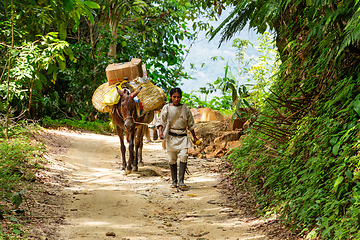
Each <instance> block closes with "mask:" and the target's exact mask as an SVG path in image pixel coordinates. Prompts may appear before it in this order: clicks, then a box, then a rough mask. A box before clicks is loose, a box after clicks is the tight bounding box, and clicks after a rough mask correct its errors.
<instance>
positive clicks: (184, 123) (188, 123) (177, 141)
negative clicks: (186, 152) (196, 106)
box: [156, 104, 196, 151]
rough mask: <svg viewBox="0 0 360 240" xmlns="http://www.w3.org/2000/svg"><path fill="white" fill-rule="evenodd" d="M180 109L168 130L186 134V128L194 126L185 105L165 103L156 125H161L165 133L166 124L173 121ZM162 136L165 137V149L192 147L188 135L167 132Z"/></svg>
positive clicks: (177, 149) (174, 149) (190, 128)
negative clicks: (176, 117)
mask: <svg viewBox="0 0 360 240" xmlns="http://www.w3.org/2000/svg"><path fill="white" fill-rule="evenodd" d="M181 110H182V113H181V114H180V116H179V118H178V119H177V120H176V121H175V123H174V124H173V125H172V127H171V128H170V129H169V131H170V132H172V133H176V134H187V130H189V131H192V130H194V129H195V126H196V125H195V122H194V117H193V115H192V113H191V111H190V109H189V108H188V107H187V106H186V105H185V106H184V108H183V107H182V105H179V106H170V105H169V104H166V105H165V106H164V107H163V108H162V110H161V113H160V117H159V119H158V122H157V124H156V126H163V131H164V133H165V128H166V126H167V125H168V124H170V123H171V122H172V121H173V119H174V118H175V116H176V115H177V113H178V112H179V111H181ZM164 137H165V139H166V150H167V151H180V150H182V149H185V148H190V147H192V143H191V140H190V139H189V137H188V136H182V137H179V136H172V135H169V134H167V136H164Z"/></svg>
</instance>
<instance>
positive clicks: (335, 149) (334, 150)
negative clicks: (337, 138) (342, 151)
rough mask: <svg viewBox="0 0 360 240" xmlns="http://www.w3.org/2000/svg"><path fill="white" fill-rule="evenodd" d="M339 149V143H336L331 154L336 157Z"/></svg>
mask: <svg viewBox="0 0 360 240" xmlns="http://www.w3.org/2000/svg"><path fill="white" fill-rule="evenodd" d="M339 148H340V143H339V142H338V143H336V144H335V145H334V146H333V148H332V153H333V154H334V155H335V156H336V155H337V154H338V152H339Z"/></svg>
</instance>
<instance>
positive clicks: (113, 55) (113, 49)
mask: <svg viewBox="0 0 360 240" xmlns="http://www.w3.org/2000/svg"><path fill="white" fill-rule="evenodd" d="M110 28H111V35H112V37H113V41H115V40H116V38H117V24H116V20H115V21H114V22H113V21H112V20H111V21H110ZM108 56H109V57H111V58H114V59H115V58H116V43H113V44H111V45H110V47H109V53H108Z"/></svg>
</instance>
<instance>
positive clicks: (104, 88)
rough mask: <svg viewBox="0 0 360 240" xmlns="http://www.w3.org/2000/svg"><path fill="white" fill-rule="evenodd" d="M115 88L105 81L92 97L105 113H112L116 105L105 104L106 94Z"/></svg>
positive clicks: (93, 101)
mask: <svg viewBox="0 0 360 240" xmlns="http://www.w3.org/2000/svg"><path fill="white" fill-rule="evenodd" d="M113 88H114V85H113V86H109V84H108V83H104V84H102V85H100V86H99V87H98V88H97V89H96V90H95V92H94V94H93V97H92V103H93V105H94V107H95V108H96V109H97V110H98V111H99V112H103V113H106V112H108V113H111V112H112V109H113V107H114V106H110V105H106V104H104V96H105V95H106V94H107V93H108V92H110V91H111V90H112V89H113Z"/></svg>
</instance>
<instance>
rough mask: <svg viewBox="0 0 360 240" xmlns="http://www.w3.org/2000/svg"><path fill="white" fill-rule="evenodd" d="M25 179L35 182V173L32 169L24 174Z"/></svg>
mask: <svg viewBox="0 0 360 240" xmlns="http://www.w3.org/2000/svg"><path fill="white" fill-rule="evenodd" d="M24 178H25V180H26V181H29V182H35V181H36V179H37V178H36V176H35V173H33V172H32V171H28V172H27V173H26V174H25V176H24Z"/></svg>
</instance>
